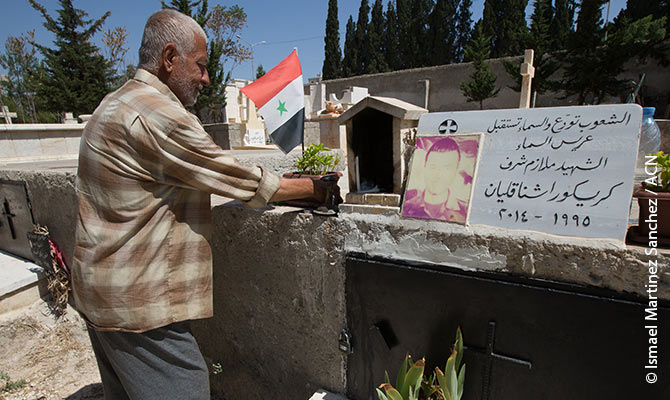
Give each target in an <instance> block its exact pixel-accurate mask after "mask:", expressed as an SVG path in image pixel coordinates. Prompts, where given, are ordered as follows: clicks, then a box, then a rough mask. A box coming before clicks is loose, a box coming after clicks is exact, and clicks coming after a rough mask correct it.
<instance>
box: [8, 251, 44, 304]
mask: <svg viewBox="0 0 670 400" xmlns="http://www.w3.org/2000/svg"><path fill="white" fill-rule="evenodd" d="M41 273H42V268H41V267H40V266H38V265H37V264H33V263H32V262H30V261H26V260H24V259H22V258H18V257H16V256H14V255H11V254H9V253H5V252H4V251H0V298H2V297H4V296H5V295H7V294H9V293H12V292H14V291H16V290H18V289H21V288H23V287H26V286H29V285H31V284H33V283H36V282H37V281H38V280H39V279H40V274H41Z"/></svg>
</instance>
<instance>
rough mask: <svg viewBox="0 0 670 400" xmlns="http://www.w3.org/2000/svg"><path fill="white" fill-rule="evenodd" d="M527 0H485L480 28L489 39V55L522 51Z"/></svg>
mask: <svg viewBox="0 0 670 400" xmlns="http://www.w3.org/2000/svg"><path fill="white" fill-rule="evenodd" d="M527 4H528V0H486V1H485V2H484V13H483V17H482V18H483V19H482V29H483V32H484V34H485V35H486V36H488V37H490V38H491V39H490V40H491V56H492V57H494V58H496V57H505V56H509V55H518V54H520V53H521V51H523V41H524V39H525V33H526V30H527V29H528V28H527V26H526V5H527Z"/></svg>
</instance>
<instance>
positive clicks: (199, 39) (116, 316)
mask: <svg viewBox="0 0 670 400" xmlns="http://www.w3.org/2000/svg"><path fill="white" fill-rule="evenodd" d="M139 53H140V62H139V66H138V67H139V68H138V71H137V74H136V75H135V77H134V78H133V79H131V80H129V81H128V82H127V83H126V84H125V85H124V86H123V87H121V88H120V89H119V90H117V91H115V92H113V93H111V94H109V95H107V96H106V97H105V98H104V99H103V101H102V103H101V104H100V106H99V107H98V108H97V109H96V111H95V112H94V114H93V116H92V117H91V119H90V121H89V122H88V125H87V126H86V129H85V131H84V135H83V137H82V141H81V148H80V154H79V171H78V175H77V198H78V210H79V212H78V220H77V231H76V244H75V252H74V263H73V272H72V283H73V290H74V299H75V305H76V308H77V309H78V311H80V313H81V314H82V315H83V316H84V318H85V319H86V321H87V323H88V325H89V336H90V338H91V342H92V345H93V349H94V351H95V355H96V358H97V361H98V366H99V368H100V374H101V376H102V382H103V387H104V392H105V398H106V399H114V400H117V399H142V400H146V399H209V378H208V376H209V374H208V369H207V366H206V364H205V362H204V360H203V357H202V355H201V354H200V351H199V349H198V345H197V343H196V342H195V339H194V338H193V336H192V335H191V333H190V331H189V326H188V321H189V320H192V319H199V318H207V317H211V316H212V313H213V311H212V270H211V261H212V259H211V249H210V237H211V215H210V193H215V194H219V195H222V196H226V197H231V198H235V199H239V200H241V201H242V202H243V203H245V205H247V206H249V207H259V206H264V205H265V204H266V203H267V202H268V201H281V200H287V199H294V198H306V197H316V198H319V199H325V196H326V192H327V190H328V189H329V188H328V187H327V185H329V184H327V183H321V182H316V183H313V182H312V180H310V179H304V180H303V179H300V180H284V179H280V178H279V177H277V176H275V175H273V174H272V173H270V172H268V171H265V170H263V169H262V168H259V167H257V168H248V167H244V166H242V165H240V164H239V163H238V162H237V161H236V160H235V159H234V158H232V157H231V156H229V155H227V154H224V152H223V151H222V150H221V149H220V148H219V147H218V146H216V145H215V144H214V143H213V142H212V140H211V139H210V137H209V136H208V135H207V133H206V132H205V131H204V130H203V128H202V125H201V124H200V122H199V121H198V119H197V118H196V117H195V116H194V115H192V114H191V113H189V112H188V111H187V110H186V109H185V108H184V107H185V106H190V105H192V104H194V103H195V100H196V98H197V96H198V92H199V90H200V89H201V88H202V87H203V86H206V85H208V84H209V76H208V73H207V69H206V64H207V46H206V38H205V33H204V32H203V30H202V28H201V27H200V26H199V25H198V24H197V23H196V22H195V21H194V20H193V19H191V18H189V17H187V16H185V15H183V14H181V13H179V12H176V11H172V10H163V11H159V12H157V13H155V14H153V15H152V16H151V17H150V18H149V20H148V21H147V24H146V27H145V29H144V36H143V37H142V45H141V48H140V52H139Z"/></svg>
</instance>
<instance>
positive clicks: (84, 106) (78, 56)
mask: <svg viewBox="0 0 670 400" xmlns="http://www.w3.org/2000/svg"><path fill="white" fill-rule="evenodd" d="M28 1H29V3H30V5H31V6H32V7H33V8H34V9H35V10H37V11H38V12H39V13H40V14H42V16H43V17H44V20H45V22H44V27H45V28H46V29H47V30H48V31H50V32H52V33H53V34H54V35H55V36H56V39H55V40H54V44H55V48H54V49H51V48H48V47H46V46H41V45H38V44H35V46H36V47H37V49H38V50H39V51H40V52H41V53H42V55H43V56H44V68H43V69H42V70H41V71H40V72H39V84H38V86H37V96H39V97H40V98H41V99H43V101H44V102H45V106H46V110H48V111H52V112H58V113H60V112H65V111H72V112H73V113H74V114H75V115H79V114H89V113H92V112H93V110H94V109H95V108H96V107H97V106H98V103H100V100H102V98H103V97H104V96H105V95H106V94H107V92H108V90H109V88H110V82H111V79H112V75H113V72H112V69H111V65H110V63H109V62H108V61H107V60H105V58H104V57H103V56H102V54H101V52H100V49H98V47H96V46H95V45H93V40H92V38H93V35H94V34H95V33H96V32H97V31H98V30H99V29H100V27H101V26H102V24H103V23H104V22H105V20H106V19H107V17H109V15H110V13H109V12H107V13H105V14H104V15H103V16H102V17H100V18H99V19H97V20H89V19H86V17H87V16H88V14H86V12H85V11H83V10H79V9H76V8H74V6H73V5H72V1H71V0H59V4H60V7H61V8H60V9H59V10H58V11H57V13H58V18H57V19H54V18H52V17H51V16H50V15H49V14H48V13H47V11H46V9H45V8H44V7H43V6H41V5H40V4H39V3H37V2H36V1H35V0H28Z"/></svg>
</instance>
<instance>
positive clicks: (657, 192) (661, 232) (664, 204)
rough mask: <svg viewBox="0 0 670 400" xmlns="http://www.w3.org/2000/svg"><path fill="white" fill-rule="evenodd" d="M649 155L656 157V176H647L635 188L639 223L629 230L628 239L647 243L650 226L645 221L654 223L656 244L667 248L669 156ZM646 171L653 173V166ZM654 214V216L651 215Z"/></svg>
mask: <svg viewBox="0 0 670 400" xmlns="http://www.w3.org/2000/svg"><path fill="white" fill-rule="evenodd" d="M651 155H652V156H656V160H655V161H656V168H655V169H656V174H655V175H649V178H648V179H646V180H645V181H644V182H642V184H641V185H640V186H639V187H637V188H635V191H634V193H633V197H635V198H637V202H638V205H639V208H640V210H639V217H638V221H639V222H638V227H637V229H632V230H631V234H630V235H629V238H630V239H631V240H633V241H636V242H641V243H648V242H649V240H650V239H649V225H650V224H649V222H645V221H647V220H650V221H656V222H657V223H656V224H655V225H656V227H657V229H658V242H659V244H661V245H664V246H668V245H670V154H665V153H664V152H663V151H659V152H658V153H653V154H651ZM647 169H648V170H649V171H650V172H653V171H654V165H653V164H652V165H649V166H648V167H647ZM650 200H652V203H650V202H649V201H650ZM653 200H656V201H655V202H653ZM654 213H655V214H656V216H653V215H651V214H654ZM650 217H651V218H650Z"/></svg>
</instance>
